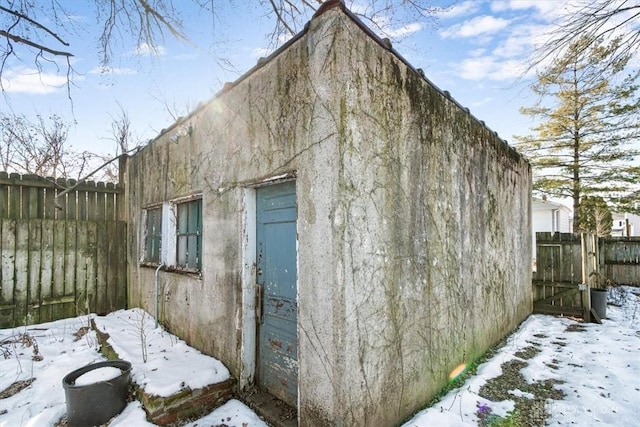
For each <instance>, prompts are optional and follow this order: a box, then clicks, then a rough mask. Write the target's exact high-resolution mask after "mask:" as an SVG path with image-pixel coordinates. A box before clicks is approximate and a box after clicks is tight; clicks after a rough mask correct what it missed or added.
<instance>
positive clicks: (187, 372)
mask: <svg viewBox="0 0 640 427" xmlns="http://www.w3.org/2000/svg"><path fill="white" fill-rule="evenodd" d="M94 320H95V323H96V326H97V327H98V329H99V330H100V331H101V332H106V333H108V334H109V339H108V343H109V344H110V345H111V346H112V347H113V349H114V350H115V351H116V353H118V355H119V356H120V358H121V359H123V360H126V361H128V362H131V365H132V368H131V376H132V379H133V380H134V381H135V383H136V384H138V385H140V386H142V387H144V390H145V391H146V392H147V393H149V394H153V395H156V396H163V397H167V396H171V395H173V394H175V393H177V392H179V391H180V390H182V389H184V388H186V387H189V388H191V389H192V390H193V389H197V388H202V387H205V386H207V385H210V384H217V383H220V382H223V381H226V380H228V379H229V378H230V377H231V375H230V373H229V370H228V369H227V368H226V367H225V366H224V365H223V364H222V363H221V362H220V361H219V360H217V359H214V358H213V357H209V356H206V355H204V354H202V353H201V352H199V351H198V350H196V349H195V348H193V347H189V346H188V345H187V344H186V343H185V342H184V341H183V340H181V339H179V338H177V337H176V336H174V335H171V334H169V333H167V332H166V331H165V330H164V329H163V328H161V327H158V328H156V327H155V319H154V318H153V317H152V316H150V315H149V314H148V313H147V312H146V311H144V310H142V309H139V308H135V309H130V310H118V311H116V312H113V313H110V314H108V315H107V316H104V317H102V316H99V317H95V318H94ZM145 360H146V361H145Z"/></svg>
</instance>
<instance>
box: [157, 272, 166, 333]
mask: <svg viewBox="0 0 640 427" xmlns="http://www.w3.org/2000/svg"><path fill="white" fill-rule="evenodd" d="M162 267H164V262H161V263H160V265H159V266H158V268H156V280H155V282H156V283H155V287H156V292H155V317H156V329H158V272H160V269H161V268H162Z"/></svg>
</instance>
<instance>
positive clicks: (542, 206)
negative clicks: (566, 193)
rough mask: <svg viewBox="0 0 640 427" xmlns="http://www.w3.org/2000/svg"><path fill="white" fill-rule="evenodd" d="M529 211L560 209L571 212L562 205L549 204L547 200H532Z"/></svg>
mask: <svg viewBox="0 0 640 427" xmlns="http://www.w3.org/2000/svg"><path fill="white" fill-rule="evenodd" d="M531 209H532V210H534V211H536V210H549V209H560V210H566V211H568V212H571V208H569V207H568V206H566V205H563V204H562V203H556V202H551V201H549V200H542V199H536V198H535V197H534V198H532V203H531Z"/></svg>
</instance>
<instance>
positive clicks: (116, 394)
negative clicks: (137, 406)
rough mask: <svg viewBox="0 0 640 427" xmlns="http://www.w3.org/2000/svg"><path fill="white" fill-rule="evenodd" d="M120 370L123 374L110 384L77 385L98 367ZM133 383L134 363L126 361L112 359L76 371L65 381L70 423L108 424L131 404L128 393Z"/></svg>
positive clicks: (102, 382)
mask: <svg viewBox="0 0 640 427" xmlns="http://www.w3.org/2000/svg"><path fill="white" fill-rule="evenodd" d="M104 367H112V368H118V369H120V371H121V374H120V375H118V376H117V377H115V378H112V379H110V380H108V381H97V382H95V383H92V384H86V385H76V384H75V382H76V380H77V379H78V377H80V376H81V375H84V374H86V373H87V372H89V371H92V370H94V369H98V368H104ZM130 380H131V363H129V362H127V361H125V360H108V361H105V362H98V363H92V364H91V365H87V366H84V367H82V368H79V369H76V370H75V371H73V372H71V373H69V374H67V375H66V376H65V377H64V378H63V379H62V386H63V387H64V393H65V397H66V399H67V422H68V425H69V426H73V427H76V426H96V425H100V424H104V423H105V422H107V421H109V420H110V419H111V418H112V417H114V416H115V415H118V414H119V413H120V412H122V410H123V409H124V407H125V406H126V405H127V394H128V391H129V382H130Z"/></svg>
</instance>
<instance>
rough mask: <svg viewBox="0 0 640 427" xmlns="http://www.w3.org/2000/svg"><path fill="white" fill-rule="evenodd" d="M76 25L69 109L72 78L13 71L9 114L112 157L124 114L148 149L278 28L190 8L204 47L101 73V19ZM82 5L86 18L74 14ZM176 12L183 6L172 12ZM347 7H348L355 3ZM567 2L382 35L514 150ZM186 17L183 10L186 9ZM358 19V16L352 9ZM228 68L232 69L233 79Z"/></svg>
mask: <svg viewBox="0 0 640 427" xmlns="http://www.w3.org/2000/svg"><path fill="white" fill-rule="evenodd" d="M71 4H73V5H74V6H73V8H74V9H73V10H74V16H73V19H75V20H77V22H80V23H82V24H83V25H84V27H83V29H82V30H80V31H79V32H78V34H69V35H67V37H66V38H67V39H68V41H69V42H70V44H71V46H70V48H69V49H71V50H72V51H73V52H74V54H75V56H74V58H73V59H72V65H73V69H74V71H75V74H74V76H73V85H72V87H71V97H72V99H73V102H72V103H71V102H70V101H69V99H68V96H67V88H66V86H65V81H66V69H65V68H64V66H62V67H61V68H60V69H59V70H56V69H55V67H47V68H45V69H44V72H43V73H42V74H40V75H39V74H37V73H36V71H35V68H34V67H33V64H31V63H29V62H28V61H25V62H23V63H17V62H12V63H10V64H9V68H8V70H7V69H5V71H4V75H3V77H2V78H3V86H4V87H5V90H6V94H5V96H4V97H3V98H2V99H0V102H1V103H2V104H1V105H0V106H1V108H3V109H4V108H11V109H12V110H13V111H14V112H16V113H24V114H27V115H33V114H35V113H36V112H37V113H40V114H43V115H49V114H51V113H57V114H59V115H61V116H63V117H65V118H67V119H68V120H74V119H75V120H76V121H77V125H76V126H75V127H74V129H73V130H72V132H71V134H70V142H71V144H72V146H73V147H74V148H76V149H79V150H90V151H92V152H96V153H99V154H107V153H110V152H114V151H115V143H113V142H112V141H110V140H109V137H110V132H111V131H110V130H111V122H112V118H113V117H117V116H118V115H119V110H120V106H122V108H123V109H124V110H125V111H126V112H127V113H128V114H129V117H130V119H131V121H132V125H133V128H134V137H136V138H138V139H143V140H148V139H151V138H153V137H154V136H156V135H157V134H158V133H159V132H160V130H161V129H162V128H165V127H168V126H170V125H171V124H172V123H173V121H174V120H173V117H174V116H176V115H184V114H186V113H187V112H188V111H190V110H191V109H193V108H194V107H195V106H196V105H197V104H198V103H199V102H202V101H206V100H207V99H209V98H210V97H212V96H213V95H214V94H215V93H216V92H217V91H218V90H219V89H220V88H221V87H222V85H223V84H224V82H225V81H233V80H235V79H236V78H238V77H239V76H240V75H241V74H242V73H243V72H245V71H247V70H249V69H250V68H251V67H252V66H253V65H254V64H255V63H256V61H257V59H258V58H259V57H261V56H265V55H266V54H267V53H268V52H269V47H270V46H269V40H268V39H267V37H266V34H267V33H268V32H269V30H270V29H271V28H272V25H273V18H272V17H270V16H267V15H265V11H264V9H260V8H259V6H257V5H255V6H253V7H250V6H247V5H248V4H252V3H251V2H250V1H247V2H239V1H228V2H227V1H221V2H216V3H215V4H216V8H217V9H216V12H217V17H216V18H215V19H213V18H212V17H211V16H210V15H208V14H204V13H198V11H197V10H195V9H189V8H183V9H181V13H182V15H183V18H184V20H185V22H189V28H188V31H187V34H188V35H189V36H190V38H191V39H192V40H193V41H194V42H195V43H196V44H197V46H193V45H191V44H189V43H185V42H182V41H178V40H175V39H173V38H171V37H167V38H166V39H165V40H164V41H162V42H161V43H160V45H159V46H158V48H157V49H156V50H150V49H149V48H148V46H146V45H136V43H135V39H132V38H129V37H126V35H125V36H123V37H122V38H121V40H120V42H119V43H117V44H116V45H115V46H114V51H113V61H112V63H111V64H110V67H109V68H106V69H104V68H102V69H101V68H100V67H99V57H98V53H97V49H98V47H97V46H98V44H97V37H98V36H99V34H98V33H99V31H98V30H97V29H96V18H95V16H94V15H92V12H91V11H90V10H89V9H87V10H83V9H82V3H81V2H72V3H71ZM78 4H80V5H81V6H80V7H79V8H78V7H76V6H77V5H78ZM176 4H177V5H181V4H187V3H186V2H185V3H180V2H179V1H178V2H176ZM347 4H348V5H349V4H351V3H349V2H347ZM565 4H566V1H564V0H493V1H489V0H469V1H462V0H459V1H457V2H455V3H454V6H453V7H451V8H450V9H448V10H447V11H446V12H445V13H442V14H439V15H438V16H437V18H438V19H437V21H436V23H435V25H434V24H433V23H432V22H430V21H427V20H425V21H423V22H421V21H419V20H407V21H405V22H404V24H403V25H399V24H398V25H394V24H393V23H392V22H391V21H387V20H385V19H384V17H383V18H380V19H379V20H378V21H377V22H378V24H379V25H380V26H381V27H383V28H385V30H386V31H387V33H388V34H389V35H390V36H393V37H392V38H395V39H396V40H395V42H394V48H395V49H396V50H397V51H398V52H399V53H400V54H401V55H402V56H404V57H405V58H406V59H407V60H408V61H409V62H410V63H411V64H413V66H414V67H416V68H422V69H423V70H424V71H425V73H426V76H427V77H428V78H429V79H430V80H431V81H432V82H434V83H435V84H436V85H437V86H438V87H440V88H441V89H443V90H447V91H449V92H450V93H451V94H452V96H453V97H454V98H455V99H456V100H457V101H458V102H459V103H461V104H462V105H463V106H465V107H468V108H469V109H470V110H471V113H472V114H473V115H474V116H476V117H477V118H479V119H480V120H483V121H485V122H486V123H487V125H488V126H489V127H490V128H491V129H493V130H495V131H497V132H498V134H499V135H500V136H501V137H502V138H504V139H506V140H507V141H508V142H510V143H512V144H513V143H514V139H513V135H514V134H517V135H523V134H526V133H528V132H529V128H530V127H531V126H532V125H533V122H532V121H531V119H530V118H528V117H525V116H522V115H520V113H519V108H520V107H521V106H530V105H531V104H532V103H533V102H534V100H535V99H534V98H532V96H531V94H530V92H529V90H528V88H527V83H528V80H527V78H526V77H525V78H524V79H523V78H522V73H523V70H524V69H525V64H526V63H527V60H528V56H529V55H530V54H531V53H532V51H533V49H534V46H535V45H536V44H539V43H540V42H541V41H543V40H544V36H545V33H546V32H547V31H549V29H550V27H549V25H550V23H551V22H552V21H553V20H554V19H555V18H556V17H557V16H558V14H559V13H561V12H562V11H563V9H564V8H565ZM181 7H182V6H181ZM351 7H352V9H353V10H355V11H357V10H358V8H359V7H361V5H360V4H359V3H358V1H355V2H354V3H353V4H352V6H351ZM220 58H225V59H227V60H228V61H229V62H230V65H231V68H233V69H234V70H233V71H229V70H225V68H229V66H228V65H227V66H223V64H222V63H221V61H220Z"/></svg>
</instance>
